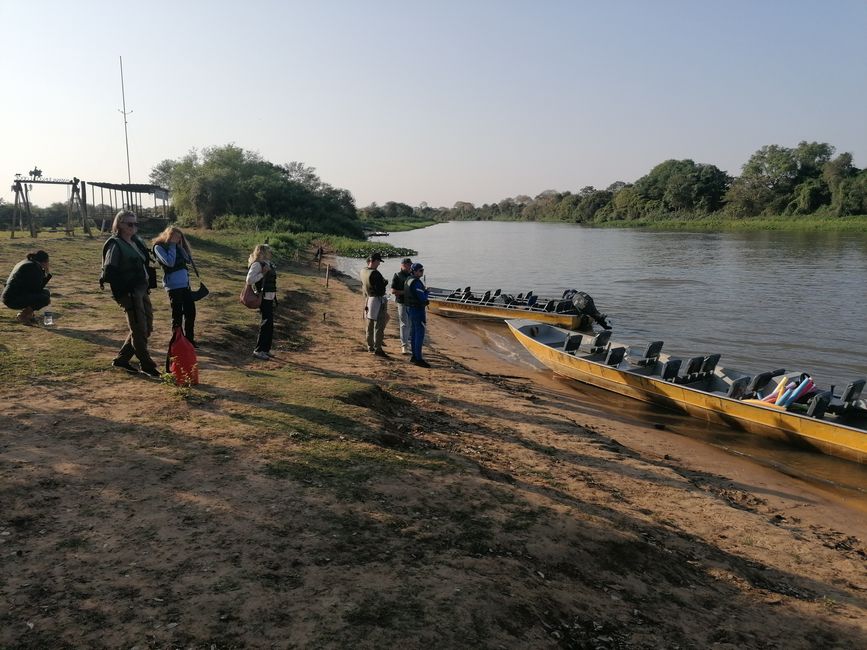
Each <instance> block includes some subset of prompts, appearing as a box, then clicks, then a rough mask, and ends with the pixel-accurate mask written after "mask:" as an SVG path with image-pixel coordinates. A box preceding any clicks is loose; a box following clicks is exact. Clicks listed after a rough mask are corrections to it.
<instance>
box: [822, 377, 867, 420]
mask: <svg viewBox="0 0 867 650" xmlns="http://www.w3.org/2000/svg"><path fill="white" fill-rule="evenodd" d="M865 384H867V381H865V380H864V379H858V380H856V381H853V382H851V383H850V384H848V385H847V386H846V389H845V390H844V391H843V394H842V395H841V396H840V398H839V399H837V398H835V397H832V398H831V399H830V400H829V403H828V410H829V411H830V412H831V413H844V412H845V411H848V410H849V409H850V408H852V405H853V404H854V403H855V402H856V401H857V400H858V399H859V398H860V397H861V392H862V391H863V390H864V385H865Z"/></svg>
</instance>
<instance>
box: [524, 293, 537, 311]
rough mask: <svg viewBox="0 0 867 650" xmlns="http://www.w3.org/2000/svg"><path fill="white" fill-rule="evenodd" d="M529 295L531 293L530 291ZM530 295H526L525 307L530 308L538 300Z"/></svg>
mask: <svg viewBox="0 0 867 650" xmlns="http://www.w3.org/2000/svg"><path fill="white" fill-rule="evenodd" d="M530 293H532V291H531V292H530ZM530 293H528V294H527V307H532V306H533V305H535V304H536V301H537V300H538V297H536V296H531V295H530Z"/></svg>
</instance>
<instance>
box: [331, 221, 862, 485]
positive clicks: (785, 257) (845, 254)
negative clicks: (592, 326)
mask: <svg viewBox="0 0 867 650" xmlns="http://www.w3.org/2000/svg"><path fill="white" fill-rule="evenodd" d="M383 241H387V242H388V243H390V244H393V245H395V246H402V247H407V248H411V249H414V250H416V251H418V255H417V256H416V257H415V258H414V259H415V260H417V261H421V262H422V263H424V266H425V281H426V282H427V284H428V285H430V286H436V287H442V288H449V289H455V288H458V287H466V286H468V285H469V286H472V287H473V288H474V289H480V290H482V291H484V290H486V289H498V288H499V289H502V290H503V291H504V292H506V293H519V292H523V293H526V292H527V291H528V290H533V291H534V292H535V293H536V294H539V295H560V294H562V292H563V290H564V289H567V288H576V289H579V290H582V291H586V292H588V293H589V294H591V295H592V296H593V297H594V299H595V301H596V306H597V307H598V308H599V310H600V311H602V312H605V313H607V314H608V316H609V318H610V321H611V323H612V325H613V327H614V335H615V338H616V339H617V341H618V342H622V343H626V344H629V345H638V346H643V345H645V344H646V343H647V342H649V341H651V340H657V339H659V340H663V341H665V348H664V350H665V351H666V352H668V353H670V354H672V355H675V356H680V357H690V356H694V355H698V354H709V353H714V352H718V353H720V354H721V355H722V360H721V362H720V363H721V364H722V365H725V366H729V367H732V368H737V369H739V370H742V371H744V372H748V373H750V374H755V373H757V372H761V371H765V370H772V369H776V368H786V369H787V370H789V371H796V370H799V371H805V372H809V373H810V374H811V375H812V376H813V378H814V379H815V380H816V381H817V383H818V384H819V385H820V386H823V387H827V386H828V385H830V384H834V385H836V386H837V389H836V392H837V393H839V392H841V390H842V388H843V387H844V386H845V384H846V383H848V382H849V381H852V380H853V379H856V378H859V377H867V295H865V293H867V290H865V279H867V233H865V234H852V233H845V234H843V233H815V232H761V233H687V232H674V233H671V232H647V231H642V230H630V229H603V228H584V227H581V226H576V225H572V224H557V223H527V222H475V221H469V222H467V221H458V222H449V223H443V224H438V225H436V226H431V227H429V228H423V229H420V230H412V231H408V232H396V233H392V234H391V235H390V236H389V237H388V238H387V239H384V240H383ZM337 266H338V268H339V269H340V270H341V271H344V272H346V273H349V274H351V275H355V276H356V277H357V275H358V271H359V270H360V268H362V267H363V263H360V262H359V260H357V259H347V258H338V259H337ZM397 269H398V261H397V260H394V259H389V260H386V262H385V263H384V264H383V265H382V266H381V267H380V270H381V271H382V273H383V275H385V276H386V278H387V279H390V278H391V276H392V274H393V273H394V272H395V271H396V270H397ZM507 338H508V337H507ZM492 340H498V339H497V337H496V335H494V339H492ZM502 344H503V345H508V342H507V341H504V342H502ZM515 345H516V346H517V343H515ZM518 347H520V346H518ZM709 435H711V436H717V435H720V432H719V431H713V432H711V433H710V434H709ZM744 444H746V446H747V449H746V450H743V449H742V451H743V453H749V454H752V451H753V450H751V446H752V444H753V441H751V440H747V441H745V443H744ZM782 455H783V456H784V457H786V456H788V454H786V453H785V452H782ZM767 462H772V463H778V462H780V457H779V456H775V455H774V454H773V453H772V454H771V457H770V458H769V459H767ZM783 462H785V463H786V465H788V466H791V465H792V464H793V463H794V464H795V465H798V464H800V462H801V461H799V460H797V459H795V458H792V457H787V458H785V460H784V461H783ZM808 462H809V464H811V465H812V464H813V461H808ZM840 467H841V466H838V465H837V464H836V463H833V462H832V463H831V466H830V467H828V468H827V469H824V468H823V469H819V468H813V469H809V470H806V471H807V473H808V474H813V475H819V476H821V477H823V478H830V477H829V476H828V475H829V474H831V475H835V474H836V475H838V474H839V471H840ZM843 467H845V466H843ZM835 468H836V469H835ZM859 469H860V468H859ZM846 473H847V474H848V471H846ZM865 474H867V473H865V472H862V471H856V472H855V475H854V476H853V478H854V479H855V480H854V483H855V487H856V488H857V489H859V490H861V491H864V490H867V480H865V478H864V475H865ZM845 482H846V483H850V481H845Z"/></svg>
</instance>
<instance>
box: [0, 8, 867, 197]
mask: <svg viewBox="0 0 867 650" xmlns="http://www.w3.org/2000/svg"><path fill="white" fill-rule="evenodd" d="M0 23H2V24H3V26H4V29H3V37H2V39H0V61H2V69H3V72H4V74H3V80H2V82H0V89H2V90H0V116H2V125H3V129H2V135H0V181H3V180H4V179H3V178H2V177H5V180H6V181H7V182H4V183H3V184H2V185H0V188H2V190H3V191H2V192H0V198H3V199H5V200H6V201H7V202H12V201H13V200H14V195H13V193H12V192H11V191H10V189H9V188H10V186H11V181H12V180H13V179H14V175H15V174H16V173H21V174H24V175H26V174H27V172H29V170H31V169H33V167H34V166H38V167H39V168H40V169H41V170H42V172H43V176H44V177H55V178H71V177H73V176H77V177H79V178H82V179H84V180H86V181H106V182H116V183H122V182H126V181H127V159H126V148H125V139H124V117H123V115H122V114H121V113H120V109H121V107H122V96H121V79H120V65H119V64H120V57H123V75H124V84H125V97H126V110H127V111H128V112H129V114H128V116H127V121H128V124H127V128H128V138H129V161H130V170H131V180H132V182H134V183H147V182H148V175H149V173H150V170H151V168H152V167H153V166H154V165H156V164H157V163H159V162H160V161H162V160H165V159H167V158H168V159H177V158H180V157H182V156H184V155H185V154H187V153H188V152H189V151H190V150H192V149H197V150H201V149H203V148H206V147H214V146H222V145H225V144H229V143H233V144H235V145H237V146H239V147H242V148H244V149H247V150H250V151H254V152H257V153H259V154H260V155H261V156H262V157H263V158H264V159H266V160H269V161H271V162H274V163H277V164H282V163H287V162H291V161H300V162H303V163H304V164H305V165H307V166H310V167H314V168H315V169H316V171H317V173H318V174H319V176H320V177H321V178H322V180H323V181H325V182H327V183H329V184H331V185H333V186H335V187H341V188H346V189H348V190H349V191H350V192H352V194H353V196H354V197H355V199H356V204H357V205H358V206H359V207H362V206H366V205H369V204H370V203H371V202H377V203H378V204H380V205H381V204H383V203H385V202H386V201H399V202H402V203H407V204H409V205H412V206H416V205H419V204H421V203H422V202H425V203H427V204H428V205H431V206H434V207H439V206H447V207H451V206H452V205H453V204H454V203H455V202H456V201H469V202H471V203H474V204H476V205H482V204H483V203H494V202H497V201H500V200H501V199H504V198H507V197H514V196H517V195H529V196H535V195H537V194H539V193H541V192H543V191H545V190H550V189H554V190H558V191H572V192H575V191H578V190H580V189H581V188H583V187H585V186H588V185H592V186H595V187H597V188H605V187H607V186H608V185H610V184H611V183H613V182H615V181H626V182H632V181H635V180H636V179H637V178H639V177H641V176H643V175H644V174H646V173H648V172H649V171H650V170H651V169H652V168H653V166H654V165H656V164H658V163H660V162H663V161H665V160H668V159H672V158H675V159H683V158H690V159H692V160H694V161H696V162H699V163H708V164H713V165H716V166H717V167H719V168H721V169H723V170H725V171H727V172H728V173H730V174H732V175H737V174H739V173H740V169H741V167H742V165H743V164H744V163H745V162H746V161H747V160H748V159H749V157H750V156H751V155H752V154H753V153H755V152H756V151H757V150H758V149H759V148H761V147H762V146H765V145H768V144H777V145H781V146H786V147H794V146H796V145H797V144H798V142H800V141H802V140H806V141H818V142H827V143H830V144H831V145H833V146H834V147H836V150H837V152H838V153H842V152H844V151H848V152H851V153H852V154H853V156H854V163H855V165H856V166H858V167H861V168H863V167H867V113H865V110H867V109H865V107H867V38H865V34H867V0H817V1H809V0H727V1H726V2H701V1H695V0H655V1H652V2H650V1H644V0H633V1H626V0H607V1H604V2H603V1H600V0H587V1H584V0H572V1H559V0H535V1H533V0H527V1H512V0H460V1H452V0H437V1H436V2H431V1H430V0H425V1H424V2H422V1H420V0H393V1H392V0H355V1H352V0H345V1H338V0H317V1H316V2H310V1H309V0H304V1H298V2H296V1H295V0H281V1H279V2H278V1H273V2H272V1H265V0H247V1H245V2H227V1H225V0H209V1H207V2H205V1H204V0H201V1H189V0H173V1H170V2H164V1H162V0H152V1H149V2H146V3H127V2H116V1H113V2H101V1H95V0H94V1H89V0H82V1H81V2H77V3H74V4H69V3H66V2H58V1H55V0H40V1H39V2H28V3H21V2H15V1H14V0H0ZM65 192H66V190H64V189H63V187H60V188H55V187H51V186H34V192H33V194H32V196H31V200H32V201H33V202H34V203H36V204H37V205H48V204H49V203H51V202H52V201H58V200H60V201H63V200H65V199H66V193H65Z"/></svg>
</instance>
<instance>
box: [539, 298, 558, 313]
mask: <svg viewBox="0 0 867 650" xmlns="http://www.w3.org/2000/svg"><path fill="white" fill-rule="evenodd" d="M556 307H557V302H556V301H554V300H549V301H548V302H546V303H545V306H544V307H543V308H542V309H543V311H547V312H552V311H554V309H556Z"/></svg>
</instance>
